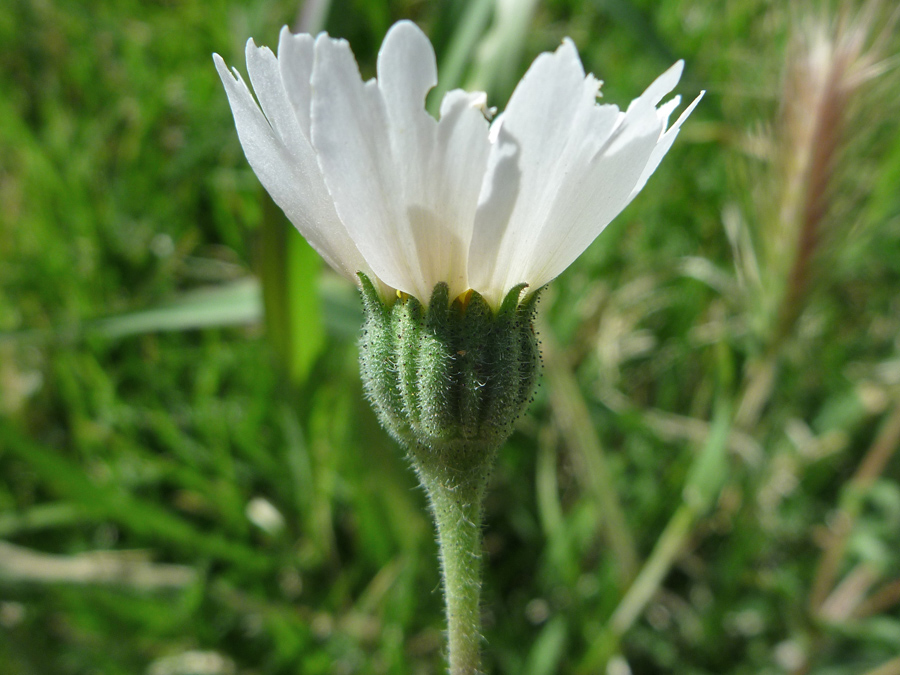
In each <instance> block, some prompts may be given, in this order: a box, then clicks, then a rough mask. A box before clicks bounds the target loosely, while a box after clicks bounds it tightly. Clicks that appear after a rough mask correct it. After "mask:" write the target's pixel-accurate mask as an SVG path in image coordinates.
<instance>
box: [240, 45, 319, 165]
mask: <svg viewBox="0 0 900 675" xmlns="http://www.w3.org/2000/svg"><path fill="white" fill-rule="evenodd" d="M245 52H246V56H247V72H248V73H249V74H250V82H251V84H252V85H253V91H254V92H256V98H257V99H259V104H260V107H262V110H263V113H264V114H265V116H266V119H267V120H268V121H269V124H270V125H271V126H272V128H273V129H274V130H275V133H276V134H277V135H278V137H279V139H281V142H282V143H283V144H284V145H285V147H286V148H287V149H288V151H289V152H290V153H291V154H293V155H298V154H301V153H303V151H304V147H303V146H307V147H308V146H309V144H308V143H307V142H306V138H305V137H304V136H303V132H302V131H301V129H300V124H299V123H298V121H297V115H296V113H295V112H294V108H293V106H292V105H291V102H290V100H289V99H288V94H287V90H286V89H285V87H284V82H283V80H282V79H281V69H280V68H279V64H278V59H277V58H275V54H273V53H272V50H271V49H269V48H268V47H257V46H256V45H255V44H254V43H253V40H252V39H250V40H247V48H246V50H245Z"/></svg>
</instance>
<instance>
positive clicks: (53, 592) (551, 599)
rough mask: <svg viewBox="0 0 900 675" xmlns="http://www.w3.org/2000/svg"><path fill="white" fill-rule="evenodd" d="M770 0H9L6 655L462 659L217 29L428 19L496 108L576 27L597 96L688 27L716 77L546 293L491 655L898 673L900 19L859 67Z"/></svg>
mask: <svg viewBox="0 0 900 675" xmlns="http://www.w3.org/2000/svg"><path fill="white" fill-rule="evenodd" d="M886 4H889V3H886ZM786 5H787V3H778V2H766V1H764V0H722V1H720V2H716V3H708V2H701V1H699V0H666V1H665V2H659V3H657V2H651V1H650V0H547V1H546V2H543V3H538V2H536V0H518V1H513V0H508V1H504V2H497V3H496V6H495V3H494V2H492V1H489V0H471V1H469V2H452V1H450V0H445V1H441V2H428V3H426V2H415V1H412V0H392V1H390V2H388V1H387V0H334V1H333V2H331V3H330V4H329V3H327V2H316V3H312V4H311V5H308V6H307V7H305V8H303V9H302V10H301V8H298V5H297V3H296V2H288V1H285V0H258V1H254V2H250V3H248V2H239V1H238V0H206V1H205V2H202V3H201V2H195V1H193V0H179V1H176V0H168V1H157V2H146V1H144V0H96V1H93V2H87V1H85V0H81V1H77V2H53V1H52V0H10V1H8V2H6V3H4V6H3V9H2V10H0V45H2V47H0V672H2V673H8V674H10V675H57V674H59V675H69V674H71V675H75V674H78V675H81V674H84V675H87V674H97V673H103V674H107V675H117V674H125V673H128V674H133V673H147V674H148V675H165V674H168V675H176V674H180V675H188V674H191V673H196V674H198V675H199V674H201V673H202V674H213V673H220V674H235V675H236V674H238V673H240V674H242V675H249V674H259V675H263V674H265V675H275V674H287V673H304V674H319V673H321V674H325V673H334V674H344V673H347V674H349V673H434V672H438V671H439V670H440V668H441V665H440V664H441V661H442V654H441V650H442V635H441V630H442V621H443V619H442V603H441V597H440V593H439V589H438V568H437V562H436V559H435V554H436V551H435V544H434V541H433V534H432V530H431V525H430V523H429V520H428V518H427V515H426V512H425V504H424V498H423V495H422V493H421V491H419V490H418V489H416V486H415V482H414V479H413V477H412V475H411V472H410V471H409V470H408V468H407V467H406V466H405V462H404V460H403V459H402V456H401V453H400V452H399V451H398V449H397V448H396V447H394V446H393V444H392V443H391V442H390V440H389V439H388V438H387V436H386V434H385V433H384V432H382V431H381V430H380V428H379V427H378V425H377V423H376V422H375V419H374V417H373V415H372V413H371V411H370V410H369V408H368V406H367V404H366V403H365V401H364V400H363V398H362V395H361V387H360V384H359V381H358V373H357V363H356V346H355V339H356V335H357V330H358V326H359V320H360V319H359V308H358V299H357V297H356V294H355V291H354V290H353V289H352V288H351V287H349V285H347V284H345V283H344V282H342V281H341V280H339V279H337V278H335V277H334V275H333V274H332V273H331V272H330V271H329V270H327V269H324V268H323V265H322V264H321V262H320V261H319V260H318V259H317V258H316V257H315V255H314V254H311V252H310V251H309V249H308V248H307V247H306V245H305V244H304V243H303V242H302V240H301V238H300V237H299V236H298V235H297V234H296V233H295V232H294V231H293V229H292V228H291V227H290V226H289V225H288V224H287V222H286V220H285V218H284V217H283V215H282V214H281V213H280V211H279V210H278V209H277V208H276V207H274V206H273V205H272V204H271V202H270V201H269V198H268V197H267V195H266V194H265V193H264V191H263V190H262V188H261V187H260V186H259V184H258V181H257V180H256V178H255V177H254V175H253V174H252V172H251V170H250V168H249V167H248V165H247V163H246V161H245V159H244V157H243V154H242V151H241V149H240V146H239V144H238V140H237V136H236V134H235V131H234V128H233V124H232V120H231V113H230V110H229V108H228V105H227V102H226V99H225V95H224V92H223V91H222V88H221V84H220V83H219V81H218V78H217V76H216V74H215V71H214V69H213V64H212V59H211V56H210V55H211V53H212V52H213V51H217V52H219V53H221V54H222V55H223V56H224V57H225V59H226V61H227V62H228V63H229V64H232V65H236V66H238V67H239V68H240V69H241V70H242V71H243V70H244V61H243V43H244V41H245V40H246V38H247V37H249V36H253V37H254V38H255V39H256V41H257V43H258V44H268V45H273V46H274V45H275V44H276V43H277V35H278V30H279V28H280V27H281V25H282V24H284V23H288V24H290V25H291V26H293V27H294V28H299V27H301V26H305V27H306V28H309V29H312V30H315V29H317V28H318V27H324V28H326V29H327V30H328V31H329V32H330V33H332V34H333V35H339V36H343V37H346V38H348V39H349V40H350V41H351V44H352V45H353V48H354V51H355V52H356V54H357V56H358V58H359V60H360V62H361V64H362V69H363V72H364V74H365V75H370V74H372V73H373V64H374V57H375V53H376V50H377V48H378V45H379V44H380V41H381V38H382V36H383V35H384V33H385V31H386V30H387V28H388V26H389V25H390V24H391V23H392V22H393V21H394V20H396V19H399V18H412V19H414V20H415V21H417V22H418V23H419V24H420V25H421V26H422V27H423V28H424V29H425V30H426V32H427V33H428V34H429V35H431V36H432V39H433V41H434V43H435V48H436V50H437V53H438V59H439V63H440V67H441V75H442V78H443V79H442V82H441V87H442V88H443V89H446V88H449V87H452V86H458V85H460V84H463V85H465V86H466V87H467V88H476V87H477V88H486V89H487V90H488V91H489V92H490V100H491V103H492V104H494V105H498V106H500V107H501V108H502V106H503V104H504V102H505V100H506V99H507V98H508V96H509V94H510V93H511V91H512V88H513V86H514V84H515V82H516V81H517V79H518V78H519V77H520V75H521V73H522V72H524V69H525V68H526V67H527V65H528V64H529V63H530V62H531V60H532V59H533V58H534V56H535V55H537V54H538V53H539V52H541V51H545V50H551V49H553V48H555V46H556V45H557V44H558V43H559V41H560V40H561V38H562V37H564V36H567V35H568V36H571V37H572V38H573V39H574V40H575V42H576V43H577V45H578V46H579V49H580V51H581V54H582V57H583V60H584V62H585V65H586V68H587V69H588V70H591V71H593V72H595V73H596V74H597V75H598V76H599V77H601V78H603V79H606V80H607V84H606V85H605V86H604V89H603V91H604V95H605V99H606V100H608V101H611V102H615V103H618V104H620V105H623V104H626V103H627V102H628V101H629V100H631V98H633V97H635V96H637V95H638V94H639V93H640V92H641V91H642V90H643V88H644V87H645V86H646V85H647V84H648V83H649V82H650V81H651V80H652V78H654V77H655V76H656V75H657V74H659V73H660V72H662V70H663V69H664V68H666V67H667V66H668V65H670V64H671V63H672V62H673V61H675V60H676V59H677V58H682V57H683V58H684V59H685V60H686V62H687V70H686V75H685V78H684V81H683V82H682V84H681V85H680V87H679V91H680V92H681V93H683V94H684V95H685V96H686V97H687V98H688V99H690V98H693V96H694V95H695V94H696V92H697V91H698V90H699V89H701V88H706V89H708V90H709V94H708V95H707V97H706V99H705V100H704V101H703V103H702V104H701V106H700V107H699V108H698V109H697V111H696V112H695V114H694V116H693V117H692V118H691V120H690V121H689V122H688V124H686V126H685V129H684V131H683V133H682V136H681V138H680V139H679V141H678V143H676V146H675V148H674V149H673V150H672V152H671V153H670V155H669V157H668V158H667V160H666V161H665V162H664V163H663V165H662V167H661V168H660V169H659V171H658V172H657V174H656V175H655V176H654V177H653V179H652V180H651V181H650V183H649V185H648V186H647V188H646V189H645V190H644V192H643V193H642V194H641V196H640V197H639V198H638V199H637V200H636V201H635V202H634V203H633V204H632V205H631V206H630V207H629V208H628V209H627V210H626V211H625V213H623V214H622V216H621V217H620V218H618V219H617V221H616V222H615V223H613V225H611V226H610V227H609V229H608V230H607V231H606V232H605V233H604V234H603V236H601V237H600V238H599V239H598V241H597V242H596V243H595V244H594V245H593V246H592V247H591V248H590V249H589V250H588V251H587V253H586V254H585V255H584V256H582V258H581V259H580V260H579V261H578V262H577V263H576V264H575V265H574V266H573V267H572V268H571V269H570V270H568V271H567V272H566V273H565V274H564V275H563V276H562V277H561V278H560V279H558V280H557V281H555V282H554V283H553V284H552V285H551V287H550V288H549V290H548V291H547V292H546V293H545V295H544V297H543V299H542V302H541V322H542V325H541V335H542V340H543V348H544V359H545V373H544V377H543V380H542V385H541V388H540V390H539V392H538V394H537V398H536V401H535V403H534V405H533V406H532V409H531V412H530V414H529V416H528V417H527V419H524V420H523V421H522V424H521V427H520V429H519V431H518V432H517V433H516V434H515V435H514V436H513V438H512V439H511V441H510V442H509V444H508V445H507V447H506V448H505V449H504V450H503V452H502V453H501V457H500V461H499V466H498V468H497V471H496V473H495V476H494V479H493V485H492V488H491V495H490V497H489V501H488V505H487V518H486V520H487V530H486V533H485V546H486V555H487V562H486V568H487V569H486V590H485V599H484V612H485V616H486V622H485V623H486V626H485V630H486V638H487V642H488V645H489V647H488V649H487V650H486V664H487V666H488V668H489V672H491V673H507V674H512V673H516V674H523V673H524V674H527V675H549V674H550V673H584V674H588V673H604V672H606V673H610V674H613V675H623V674H626V673H628V672H632V673H635V674H641V673H678V674H679V675H687V674H700V673H704V674H706V673H709V674H713V673H715V674H721V673H729V674H731V673H733V674H738V673H748V674H749V673H753V674H759V673H766V674H775V673H792V674H796V675H800V674H804V673H815V674H817V675H826V674H828V675H844V674H847V675H849V674H856V673H868V674H869V675H891V674H894V675H896V674H897V673H900V660H898V658H897V654H898V653H900V607H898V605H900V485H898V477H900V460H898V458H897V457H896V455H895V450H896V447H897V445H898V442H900V340H898V329H900V295H898V293H897V289H898V287H900V286H898V282H900V200H898V197H897V194H898V191H897V185H898V184H900V135H898V133H897V126H896V120H897V118H898V114H900V105H898V101H900V84H898V81H900V76H898V70H897V68H893V69H891V68H890V66H891V65H892V64H893V65H894V66H896V63H897V53H898V37H897V31H896V30H895V24H891V23H890V21H889V13H888V8H886V7H879V6H878V5H871V4H870V5H867V8H868V9H864V10H863V11H862V15H863V17H864V18H863V21H864V22H865V20H866V19H865V16H866V12H869V15H870V16H869V19H870V20H869V25H870V28H871V29H870V30H867V31H863V32H864V33H865V34H866V35H868V36H869V37H866V38H865V39H862V38H861V39H860V40H861V42H862V43H864V46H863V47H862V48H861V49H860V50H858V51H859V54H857V56H856V57H853V58H850V57H847V59H848V60H847V63H849V64H850V65H849V66H848V67H847V68H845V69H844V70H841V69H840V68H838V67H837V66H835V63H838V59H837V56H836V55H840V54H845V53H846V52H841V51H840V47H841V43H838V44H837V46H835V44H833V43H832V46H831V47H826V48H825V49H824V51H822V50H820V51H819V52H816V53H818V54H819V58H818V60H816V59H812V60H811V61H809V60H808V61H809V63H811V65H809V64H807V65H809V67H810V68H813V71H804V70H803V67H805V66H804V63H806V62H805V61H804V59H803V54H804V53H806V52H804V48H803V45H802V40H801V41H800V42H798V41H797V39H796V38H792V37H791V36H792V35H796V34H798V33H799V32H802V31H801V29H802V27H803V26H806V25H808V17H807V15H806V14H804V13H803V12H804V10H799V9H793V10H790V11H788V10H787V9H785V7H786ZM873 8H874V9H873ZM844 10H847V7H844ZM805 11H807V13H808V14H809V15H811V16H817V17H820V18H821V17H830V16H831V15H832V14H835V15H839V14H840V10H839V9H838V8H835V7H828V6H821V7H818V8H812V7H810V8H808V9H807V10H805ZM858 11H859V8H852V7H851V8H850V10H849V12H848V11H845V12H844V15H845V18H846V17H847V16H850V15H854V14H856V13H857V12H858ZM824 24H825V25H826V26H828V29H827V30H826V31H825V33H824V34H834V33H835V31H838V32H839V33H840V31H841V30H843V31H844V32H843V33H841V34H842V35H845V36H846V35H856V34H855V33H852V31H850V29H848V28H847V24H846V23H845V24H844V25H843V28H839V24H838V23H836V22H834V21H830V20H825V21H824ZM879 40H880V42H879ZM848 41H850V42H852V40H849V39H845V43H843V44H844V47H843V48H844V49H845V50H847V49H850V47H848V45H847V44H846V42H848ZM826 43H827V41H826ZM851 46H852V45H851ZM870 49H871V50H874V51H869V50H870ZM807 51H809V50H807ZM850 51H852V49H851V50H850ZM822 54H824V55H825V56H824V57H823V56H822ZM829 55H830V56H829ZM829 59H831V60H829ZM879 63H881V64H882V65H886V66H888V67H886V68H883V69H879V67H878V64H879ZM823 64H825V65H823ZM828 64H831V65H830V66H829V67H831V68H832V70H830V71H828V75H827V77H824V79H823V82H824V83H825V84H824V85H823V84H822V83H821V82H819V80H817V79H816V77H814V76H813V75H815V73H819V74H821V69H822V68H824V67H825V66H828ZM838 65H840V63H838ZM815 68H819V70H818V71H817V70H815ZM835 68H837V69H835ZM882 71H883V72H882ZM810 72H813V75H810V74H809V73H810ZM804 73H805V74H804ZM842 73H843V74H842ZM842 77H843V78H844V79H841V78H842ZM851 80H852V82H851ZM817 82H819V84H816V83H817ZM828 83H837V84H840V85H841V87H843V88H841V87H837V88H835V87H832V89H833V91H832V94H834V96H835V97H836V98H834V100H832V99H827V100H826V103H828V102H829V101H830V103H828V105H831V106H832V107H830V108H825V110H826V112H830V113H834V114H833V115H832V117H830V118H828V120H829V124H827V125H825V126H824V127H822V126H821V125H820V126H819V127H816V126H815V120H817V119H820V118H819V117H817V115H818V114H819V113H820V112H821V110H820V109H819V108H817V107H816V106H817V105H818V104H820V103H822V100H824V99H821V97H820V98H819V99H816V98H815V96H814V95H813V94H815V92H816V91H819V90H818V89H816V86H820V87H821V86H825V85H827V84H828ZM844 85H846V87H844ZM825 89H827V86H825ZM810 91H813V94H810ZM829 91H831V90H829ZM835 92H836V93H835ZM810 96H812V98H810ZM816 101H818V103H816ZM823 105H824V104H823ZM811 129H813V130H816V129H818V133H819V134H820V135H819V136H815V135H814V137H813V139H812V141H810V140H809V139H808V138H807V139H806V141H804V138H806V137H805V136H804V134H805V133H807V132H810V130H811ZM804 143H806V144H805V145H804ZM810 148H813V149H814V150H815V152H813V153H812V155H809V154H807V155H804V152H807V151H809V150H810ZM810 157H811V158H812V159H810ZM804 158H806V160H809V161H807V162H806V163H805V164H804V161H805V160H804ZM819 207H821V208H819ZM792 209H793V210H792ZM264 309H265V311H264ZM264 317H265V318H264Z"/></svg>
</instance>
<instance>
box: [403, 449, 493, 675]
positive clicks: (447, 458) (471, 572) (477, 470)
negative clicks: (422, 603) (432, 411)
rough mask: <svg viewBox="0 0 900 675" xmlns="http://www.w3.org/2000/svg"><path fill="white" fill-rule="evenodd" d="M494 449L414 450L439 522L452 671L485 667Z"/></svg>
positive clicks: (472, 673) (470, 674)
mask: <svg viewBox="0 0 900 675" xmlns="http://www.w3.org/2000/svg"><path fill="white" fill-rule="evenodd" d="M495 454H496V452H495V451H491V450H485V449H484V448H483V446H479V447H471V446H470V447H463V448H459V449H458V451H454V452H449V453H446V452H444V453H437V452H435V451H433V450H428V449H423V448H419V449H417V451H415V452H411V453H410V455H411V456H412V460H413V464H414V466H415V467H416V470H417V472H418V474H419V478H420V480H421V481H422V485H423V486H424V487H425V489H426V491H427V492H428V497H429V499H430V502H431V511H432V513H433V515H434V521H435V524H436V526H437V535H438V536H437V539H438V547H439V550H440V558H441V574H442V576H443V582H444V600H445V602H446V609H447V640H448V649H449V651H448V658H449V664H450V667H449V671H448V672H449V673H450V675H476V673H479V672H480V671H479V664H480V653H481V606H480V601H481V568H482V564H481V524H482V503H483V501H484V493H485V489H486V487H487V481H488V477H489V475H490V468H491V465H492V464H493V458H494V455H495ZM438 455H439V457H440V459H438V457H437V456H438Z"/></svg>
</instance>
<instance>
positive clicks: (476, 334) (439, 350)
mask: <svg viewBox="0 0 900 675" xmlns="http://www.w3.org/2000/svg"><path fill="white" fill-rule="evenodd" d="M360 279H361V280H362V295H363V304H364V308H365V316H366V319H365V324H364V325H363V331H362V336H361V338H360V369H361V372H362V379H363V382H364V386H365V390H366V394H367V396H368V397H369V399H370V401H371V402H372V405H373V407H374V408H375V411H376V413H377V414H378V417H379V420H380V421H381V423H382V424H383V425H384V427H385V428H386V429H387V430H388V432H390V434H391V435H392V436H393V437H394V438H396V439H397V440H398V441H400V442H401V443H402V444H403V445H404V446H405V447H406V448H407V449H408V450H409V451H410V453H412V454H413V455H417V454H421V452H422V451H423V450H425V449H427V452H429V453H431V454H437V455H443V456H444V460H442V461H446V460H447V459H449V455H466V454H468V453H469V452H472V451H476V452H478V451H480V452H481V453H482V454H492V451H494V450H496V449H497V448H498V447H500V445H502V444H503V442H504V441H505V440H506V439H507V438H508V437H509V435H510V433H512V429H513V425H514V423H515V420H516V419H517V418H518V417H519V415H521V414H522V412H523V411H524V409H525V408H526V406H527V405H528V403H529V401H530V400H531V397H532V394H533V392H534V387H535V384H536V382H537V378H538V374H539V372H540V352H539V349H538V342H537V336H536V334H535V331H534V312H535V304H536V301H537V293H530V294H528V295H526V296H525V297H524V299H522V300H521V302H520V296H521V295H522V291H523V290H524V288H525V287H524V285H521V286H518V287H516V288H513V289H512V290H510V291H509V292H508V293H507V295H506V298H505V299H504V301H503V303H502V304H501V305H500V307H499V309H498V310H497V311H494V310H492V309H491V308H490V306H489V305H488V303H487V302H486V301H485V300H484V298H482V297H481V295H479V294H478V293H477V292H474V291H470V292H467V293H465V294H463V295H462V296H460V297H458V298H455V299H451V298H450V297H449V295H448V289H447V285H446V284H443V283H440V284H437V285H436V286H435V287H434V291H433V292H432V295H431V298H430V300H429V302H428V305H427V306H425V305H423V304H422V303H421V302H420V301H419V300H418V299H417V298H415V297H413V296H409V295H406V294H404V295H402V296H400V297H398V298H397V299H396V300H395V301H394V302H393V303H390V304H388V303H387V302H385V301H384V300H383V299H382V298H381V296H380V295H379V293H378V291H377V289H376V288H375V286H374V285H373V284H372V282H371V281H370V280H369V279H368V277H366V276H365V275H363V274H361V275H360Z"/></svg>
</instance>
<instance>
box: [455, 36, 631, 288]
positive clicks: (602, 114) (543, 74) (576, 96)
mask: <svg viewBox="0 0 900 675" xmlns="http://www.w3.org/2000/svg"><path fill="white" fill-rule="evenodd" d="M598 87H599V84H598V82H597V81H596V80H595V79H594V78H593V77H590V76H589V77H585V75H584V69H583V68H582V66H581V61H580V60H579V58H578V53H577V51H576V50H575V47H574V45H573V44H572V43H571V42H570V41H568V40H567V41H565V42H564V43H563V44H562V45H561V46H560V47H559V49H557V50H556V52H554V53H553V54H542V55H541V56H539V57H538V58H537V59H536V60H535V62H534V64H532V66H531V68H529V70H528V72H527V73H526V74H525V77H524V78H523V79H522V81H521V82H520V83H519V86H518V87H516V90H515V92H513V95H512V98H511V99H510V102H509V105H508V106H507V109H506V111H505V112H504V113H503V116H502V119H500V118H498V119H497V120H496V121H495V122H494V125H493V127H492V129H491V134H492V135H496V138H497V140H496V142H495V144H494V146H493V147H492V149H491V156H490V160H489V168H488V174H487V175H486V177H485V180H484V182H483V184H482V192H481V200H480V205H479V210H478V214H477V216H476V223H475V232H474V236H473V239H472V246H471V248H470V251H469V275H470V278H469V281H470V283H471V284H472V287H473V288H475V289H476V290H478V291H479V292H481V293H482V294H483V295H485V296H486V297H489V298H490V300H489V301H490V302H491V303H492V304H495V305H496V304H497V303H499V300H500V299H502V297H503V294H504V293H505V292H506V291H507V290H509V289H510V288H512V287H513V286H515V285H516V284H519V283H522V282H525V283H531V282H532V279H531V278H530V276H529V275H530V274H531V271H532V270H533V269H534V268H535V265H536V262H535V259H536V258H542V257H543V255H544V252H545V249H546V247H548V246H552V245H553V242H548V241H547V240H546V239H544V238H543V236H542V232H543V230H544V227H545V225H546V224H547V222H548V220H549V219H550V217H551V215H552V213H551V209H552V208H553V204H554V202H555V199H556V195H557V193H558V192H559V190H560V189H561V186H562V185H564V184H565V183H567V182H571V181H573V180H576V179H577V178H578V174H577V171H580V170H582V169H577V170H576V168H575V167H576V165H577V166H583V165H586V164H587V163H588V162H589V161H590V159H591V157H592V156H593V155H595V154H596V153H597V152H598V151H599V150H600V149H601V148H602V147H603V145H604V143H606V142H607V140H608V139H609V134H610V133H611V131H612V129H613V127H614V125H615V122H616V119H617V116H618V114H619V111H618V108H616V107H615V106H598V105H596V97H597V90H598ZM629 188H630V186H629ZM591 189H592V190H593V189H596V188H595V187H594V186H592V187H591Z"/></svg>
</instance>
